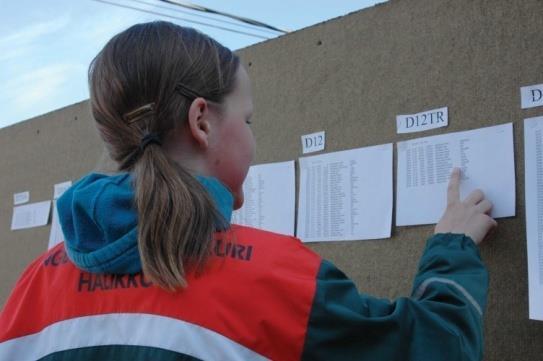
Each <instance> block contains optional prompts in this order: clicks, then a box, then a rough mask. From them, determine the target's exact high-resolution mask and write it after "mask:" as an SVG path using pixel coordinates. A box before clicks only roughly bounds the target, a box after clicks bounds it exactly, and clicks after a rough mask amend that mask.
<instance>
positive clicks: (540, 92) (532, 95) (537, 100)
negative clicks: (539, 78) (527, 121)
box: [520, 84, 543, 109]
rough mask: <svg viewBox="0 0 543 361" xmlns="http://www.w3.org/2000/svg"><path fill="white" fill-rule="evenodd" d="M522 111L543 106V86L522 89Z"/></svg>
mask: <svg viewBox="0 0 543 361" xmlns="http://www.w3.org/2000/svg"><path fill="white" fill-rule="evenodd" d="M520 102H521V107H522V109H528V108H535V107H539V106H542V105H543V84H538V85H530V86H523V87H522V88H520Z"/></svg>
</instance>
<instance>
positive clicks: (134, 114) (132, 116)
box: [123, 103, 155, 124]
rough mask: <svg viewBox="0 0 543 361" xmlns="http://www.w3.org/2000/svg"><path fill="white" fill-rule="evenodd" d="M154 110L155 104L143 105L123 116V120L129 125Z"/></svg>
mask: <svg viewBox="0 0 543 361" xmlns="http://www.w3.org/2000/svg"><path fill="white" fill-rule="evenodd" d="M154 110H155V103H149V104H145V105H142V106H141V107H139V108H137V109H134V110H132V111H131V112H130V113H127V114H125V115H124V116H123V118H124V120H125V121H126V122H127V123H128V124H131V123H134V122H136V121H138V120H139V117H140V116H141V115H143V114H145V113H147V112H152V111H154Z"/></svg>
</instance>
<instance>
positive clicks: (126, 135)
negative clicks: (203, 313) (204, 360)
mask: <svg viewBox="0 0 543 361" xmlns="http://www.w3.org/2000/svg"><path fill="white" fill-rule="evenodd" d="M238 66H239V59H238V57H237V56H236V55H235V54H233V53H232V52H231V51H230V50H229V49H227V48H225V47H223V46H222V45H220V44H219V43H218V42H216V41H214V40H213V39H211V38H209V37H208V36H206V35H204V34H202V33H199V32H198V31H196V30H194V29H190V28H184V27H181V26H177V25H174V24H171V23H168V22H152V23H145V24H138V25H134V26H132V27H130V28H129V29H127V30H125V31H123V32H121V33H120V34H118V35H116V36H115V37H113V38H112V39H111V40H110V41H109V42H108V43H107V44H106V45H105V47H104V48H103V49H102V50H101V51H100V52H99V53H98V55H97V56H96V57H95V58H94V60H93V61H92V63H91V66H90V68H89V87H90V104H91V109H92V114H93V116H94V118H95V120H96V122H97V124H98V129H99V132H100V135H101V137H102V139H103V140H104V142H105V143H106V147H107V149H108V152H109V154H110V156H111V158H112V159H113V160H114V161H116V162H117V163H118V164H119V170H120V171H128V172H131V173H132V175H133V186H134V192H135V208H136V209H137V213H138V246H139V251H140V256H141V263H142V269H143V272H144V274H145V276H146V278H148V279H149V280H150V281H152V282H154V283H155V284H157V285H159V286H161V287H163V288H165V289H175V288H178V287H185V286H186V284H187V283H186V275H187V272H188V271H189V269H192V268H194V269H196V270H201V269H202V268H203V266H204V265H205V263H206V261H207V259H208V257H209V255H210V253H211V247H212V242H213V236H214V232H215V230H216V228H217V226H218V225H219V224H220V223H221V221H225V220H223V219H222V217H221V215H220V213H219V212H218V211H217V210H216V209H215V206H214V203H213V201H212V199H211V198H210V196H209V195H208V193H207V192H206V190H205V189H204V188H203V186H202V185H201V184H200V183H199V181H198V180H197V179H196V178H194V176H193V175H191V174H190V173H189V172H188V171H187V170H185V169H183V168H182V167H181V166H180V165H178V164H177V163H175V162H174V161H173V160H172V159H170V158H169V157H168V156H167V154H166V153H165V152H164V150H163V148H162V147H161V146H160V145H161V140H162V139H163V137H164V135H165V134H166V133H168V132H169V131H171V130H172V129H174V128H177V127H180V126H182V125H183V124H184V122H185V121H186V118H187V114H188V109H189V107H190V105H191V103H192V100H194V98H195V97H198V96H201V97H203V98H206V99H208V100H211V101H213V102H217V103H221V102H222V101H223V99H224V97H225V96H226V95H227V94H229V93H230V92H231V91H232V89H233V87H234V83H235V74H236V71H237V68H238ZM142 140H145V143H146V144H142ZM142 145H143V146H142ZM227 221H229V220H227Z"/></svg>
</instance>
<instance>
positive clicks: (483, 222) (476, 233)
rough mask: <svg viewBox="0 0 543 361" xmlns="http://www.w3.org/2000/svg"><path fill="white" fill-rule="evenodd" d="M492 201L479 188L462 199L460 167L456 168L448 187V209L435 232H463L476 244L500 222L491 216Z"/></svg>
mask: <svg viewBox="0 0 543 361" xmlns="http://www.w3.org/2000/svg"><path fill="white" fill-rule="evenodd" d="M491 210H492V203H491V202H490V201H489V200H488V199H485V195H484V193H483V192H482V191H481V190H480V189H477V190H475V191H473V192H471V194H470V195H469V196H468V197H467V198H466V199H465V200H464V201H463V202H462V201H460V169H459V168H454V169H453V172H452V173H451V179H450V181H449V187H448V189H447V209H445V213H444V214H443V216H442V217H441V219H440V220H439V223H438V224H437V225H436V228H435V233H463V234H465V235H466V236H469V237H471V239H473V241H474V242H475V243H476V244H479V243H481V242H482V241H483V239H484V238H485V236H486V235H487V233H488V232H489V231H490V230H491V229H493V228H495V227H496V226H497V225H498V223H497V222H496V221H495V220H494V219H493V218H492V217H490V216H489V214H490V211H491Z"/></svg>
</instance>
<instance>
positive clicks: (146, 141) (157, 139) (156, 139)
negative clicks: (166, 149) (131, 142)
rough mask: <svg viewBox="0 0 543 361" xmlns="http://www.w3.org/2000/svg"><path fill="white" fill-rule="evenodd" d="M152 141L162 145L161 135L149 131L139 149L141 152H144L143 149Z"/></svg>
mask: <svg viewBox="0 0 543 361" xmlns="http://www.w3.org/2000/svg"><path fill="white" fill-rule="evenodd" d="M151 143H154V144H158V145H162V141H161V140H160V136H159V135H158V134H157V133H149V134H147V135H146V136H144V137H143V138H142V139H141V143H140V149H139V150H140V154H141V153H143V151H144V150H145V147H147V146H148V145H149V144H151Z"/></svg>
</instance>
